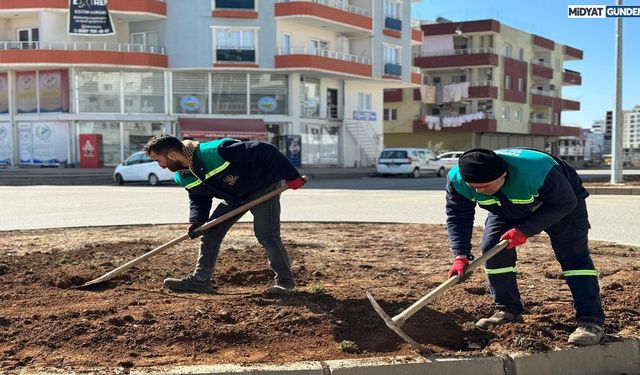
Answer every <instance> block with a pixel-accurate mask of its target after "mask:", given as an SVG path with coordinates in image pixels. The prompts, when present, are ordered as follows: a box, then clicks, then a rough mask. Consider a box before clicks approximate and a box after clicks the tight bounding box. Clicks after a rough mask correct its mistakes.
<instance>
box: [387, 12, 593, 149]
mask: <svg viewBox="0 0 640 375" xmlns="http://www.w3.org/2000/svg"><path fill="white" fill-rule="evenodd" d="M421 28H422V31H423V33H424V40H423V43H422V45H421V46H419V47H416V48H415V50H414V55H415V60H414V64H415V65H416V66H418V67H420V68H421V69H422V73H423V75H424V85H423V86H422V87H421V88H420V89H416V90H407V89H404V92H403V90H387V91H386V92H385V113H387V114H388V115H389V116H388V117H389V121H387V122H385V144H386V145H387V146H401V145H402V146H424V145H426V144H428V143H431V144H436V145H440V148H442V149H447V150H464V149H468V148H471V147H485V148H492V149H495V148H500V147H506V146H527V147H535V148H539V149H546V150H548V151H551V152H554V153H557V152H558V138H559V137H571V136H573V137H579V136H580V128H578V127H569V126H563V125H562V121H561V114H562V112H563V111H575V110H579V109H580V102H578V101H576V100H571V99H567V98H563V96H562V87H564V86H567V85H580V84H581V82H582V78H581V75H580V74H579V73H578V72H575V71H572V70H568V69H564V67H563V66H564V61H567V60H580V59H582V55H583V53H582V51H581V50H578V49H576V48H573V47H570V46H565V45H561V44H558V43H556V42H554V41H552V40H550V39H547V38H543V37H541V36H538V35H533V34H529V33H526V32H524V31H520V30H517V29H515V28H512V27H510V26H507V25H505V24H502V23H500V22H498V21H496V20H481V21H468V22H438V23H425V24H423V25H422V26H421ZM394 114H396V115H397V116H396V117H394Z"/></svg>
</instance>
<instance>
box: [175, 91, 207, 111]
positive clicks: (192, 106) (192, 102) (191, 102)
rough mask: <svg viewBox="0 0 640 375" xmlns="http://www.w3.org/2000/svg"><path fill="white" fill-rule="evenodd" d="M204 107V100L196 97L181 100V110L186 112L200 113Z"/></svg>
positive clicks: (191, 96)
mask: <svg viewBox="0 0 640 375" xmlns="http://www.w3.org/2000/svg"><path fill="white" fill-rule="evenodd" d="M200 107H202V100H200V98H199V97H197V96H195V95H189V96H183V97H182V98H180V108H182V110H183V111H185V112H198V111H199V110H200Z"/></svg>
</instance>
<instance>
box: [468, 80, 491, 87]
mask: <svg viewBox="0 0 640 375" xmlns="http://www.w3.org/2000/svg"><path fill="white" fill-rule="evenodd" d="M469 85H470V86H471V87H487V86H491V87H496V83H495V81H491V80H480V81H473V82H471V83H470V84H469Z"/></svg>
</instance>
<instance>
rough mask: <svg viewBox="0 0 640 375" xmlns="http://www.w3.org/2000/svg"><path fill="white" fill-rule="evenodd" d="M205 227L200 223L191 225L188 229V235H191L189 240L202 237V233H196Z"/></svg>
mask: <svg viewBox="0 0 640 375" xmlns="http://www.w3.org/2000/svg"><path fill="white" fill-rule="evenodd" d="M203 225H204V224H203V223H200V222H195V223H191V224H189V228H187V233H188V234H189V238H191V239H192V240H193V239H194V238H198V237H200V236H202V232H196V229H198V228H200V227H201V226H203Z"/></svg>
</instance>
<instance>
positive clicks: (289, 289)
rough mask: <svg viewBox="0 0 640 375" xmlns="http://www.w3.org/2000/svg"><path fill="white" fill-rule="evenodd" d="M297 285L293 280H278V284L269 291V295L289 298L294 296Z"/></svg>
mask: <svg viewBox="0 0 640 375" xmlns="http://www.w3.org/2000/svg"><path fill="white" fill-rule="evenodd" d="M294 287H295V284H294V283H293V280H291V279H278V280H276V283H275V284H274V285H273V286H272V287H271V288H269V289H268V290H267V294H271V295H276V296H288V295H291V294H293V288H294Z"/></svg>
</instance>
